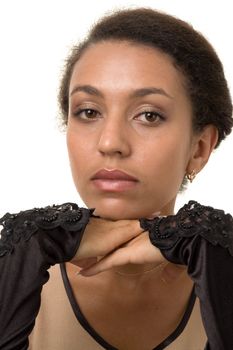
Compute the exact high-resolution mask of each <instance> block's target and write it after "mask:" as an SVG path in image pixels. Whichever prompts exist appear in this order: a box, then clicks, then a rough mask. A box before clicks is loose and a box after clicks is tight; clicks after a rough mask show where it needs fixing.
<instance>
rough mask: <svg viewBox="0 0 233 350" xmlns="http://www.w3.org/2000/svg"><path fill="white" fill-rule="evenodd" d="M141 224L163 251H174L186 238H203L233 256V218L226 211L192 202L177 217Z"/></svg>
mask: <svg viewBox="0 0 233 350" xmlns="http://www.w3.org/2000/svg"><path fill="white" fill-rule="evenodd" d="M140 225H141V227H142V228H143V229H144V230H145V231H149V237H150V241H151V243H152V244H153V245H155V246H156V247H158V248H159V249H170V248H171V247H173V246H174V245H175V244H176V242H177V241H178V240H179V239H180V238H182V237H193V236H194V235H200V236H202V237H203V238H205V239H206V240H207V241H209V242H210V243H212V244H213V245H220V246H221V247H223V248H226V249H228V251H229V253H230V254H231V255H232V256H233V218H232V216H231V215H230V214H225V212H224V211H223V210H219V209H214V208H212V207H209V206H203V205H201V204H199V203H198V202H196V201H189V203H188V204H185V205H184V206H183V207H182V208H181V209H180V210H179V211H178V213H177V214H176V215H170V216H167V217H156V218H155V219H153V220H149V219H140Z"/></svg>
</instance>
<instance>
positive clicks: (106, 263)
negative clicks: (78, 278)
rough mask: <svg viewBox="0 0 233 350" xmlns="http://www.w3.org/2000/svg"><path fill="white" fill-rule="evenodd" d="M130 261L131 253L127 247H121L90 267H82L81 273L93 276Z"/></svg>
mask: <svg viewBox="0 0 233 350" xmlns="http://www.w3.org/2000/svg"><path fill="white" fill-rule="evenodd" d="M128 263H130V259H129V255H128V254H127V248H119V249H117V250H116V251H115V252H113V253H111V254H109V255H108V256H105V257H104V258H102V259H101V260H100V261H99V262H97V263H96V264H93V265H92V266H90V267H89V268H84V269H82V270H81V271H80V274H81V275H83V276H93V275H97V274H98V273H101V272H103V271H106V270H109V269H112V268H113V267H115V266H122V265H126V264H128Z"/></svg>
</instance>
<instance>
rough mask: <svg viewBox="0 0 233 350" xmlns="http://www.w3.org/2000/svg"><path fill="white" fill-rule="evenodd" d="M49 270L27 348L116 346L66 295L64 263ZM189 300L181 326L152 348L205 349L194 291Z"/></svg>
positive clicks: (67, 349)
mask: <svg viewBox="0 0 233 350" xmlns="http://www.w3.org/2000/svg"><path fill="white" fill-rule="evenodd" d="M61 270H62V273H61ZM49 272H50V279H49V282H48V283H47V284H46V285H45V286H44V288H43V291H42V302H41V308H40V312H39V314H38V317H37V319H36V325H35V327H34V330H33V332H32V334H31V336H30V346H29V349H30V350H103V349H108V350H113V349H115V348H114V347H113V346H111V345H110V344H108V343H105V341H104V339H102V338H101V337H100V336H99V335H98V334H97V333H96V332H95V330H93V329H92V328H91V326H90V325H88V322H87V321H86V319H85V316H84V315H82V314H81V311H80V309H79V307H78V305H77V304H76V301H74V300H71V299H72V298H71V296H70V295H69V296H68V294H69V290H68V289H69V282H68V279H67V275H66V272H65V268H64V266H62V269H60V265H55V266H53V267H52V268H51V269H50V270H49ZM62 275H63V278H62ZM63 280H64V281H63ZM64 283H65V284H64ZM65 286H66V288H65ZM67 291H68V294H67ZM71 293H72V292H71ZM191 299H192V300H191ZM191 299H190V302H189V305H188V308H187V310H186V312H185V315H184V317H183V319H182V321H181V323H180V325H179V326H178V327H177V329H176V330H174V332H173V333H172V335H171V336H169V337H168V338H167V339H166V340H165V342H163V343H161V344H160V345H159V346H157V347H155V348H154V349H153V350H155V349H156V350H161V349H166V350H203V349H204V348H205V344H206V341H207V338H206V335H205V330H204V327H203V324H202V319H201V315H200V308H199V301H198V299H197V298H196V300H195V296H194V294H193V295H192V297H191ZM74 304H76V306H75V305H74ZM120 350H127V349H120ZM151 350H152V349H151Z"/></svg>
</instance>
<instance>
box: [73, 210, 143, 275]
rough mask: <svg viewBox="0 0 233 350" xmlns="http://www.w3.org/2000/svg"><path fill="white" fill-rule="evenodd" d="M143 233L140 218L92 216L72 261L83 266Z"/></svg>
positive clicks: (92, 262) (90, 263)
mask: <svg viewBox="0 0 233 350" xmlns="http://www.w3.org/2000/svg"><path fill="white" fill-rule="evenodd" d="M141 233H143V229H142V228H141V227H140V223H139V221H138V220H118V221H110V220H105V219H101V218H96V217H91V218H90V221H89V223H88V224H87V226H86V228H85V231H84V234H83V237H82V240H81V243H80V246H79V248H78V251H77V253H76V255H75V256H74V258H73V259H72V261H71V262H72V263H74V264H75V265H78V266H80V267H82V268H87V267H88V266H90V265H92V264H94V263H95V262H97V261H98V257H103V256H106V255H108V254H109V253H111V252H113V251H114V250H115V249H117V248H119V247H120V246H121V245H124V244H126V243H128V242H129V241H130V240H132V239H133V238H135V237H137V236H139V235H140V234H141Z"/></svg>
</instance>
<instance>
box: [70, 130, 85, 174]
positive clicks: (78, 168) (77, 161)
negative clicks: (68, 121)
mask: <svg viewBox="0 0 233 350" xmlns="http://www.w3.org/2000/svg"><path fill="white" fill-rule="evenodd" d="M66 143H67V149H68V154H69V159H70V166H71V170H72V173H73V176H77V174H79V173H80V172H81V173H82V170H83V169H85V167H84V166H83V165H84V164H85V163H86V161H87V154H88V149H87V148H88V144H84V143H83V140H81V139H80V137H79V136H78V135H77V133H76V132H74V131H72V130H69V129H68V130H67V135H66Z"/></svg>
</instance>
